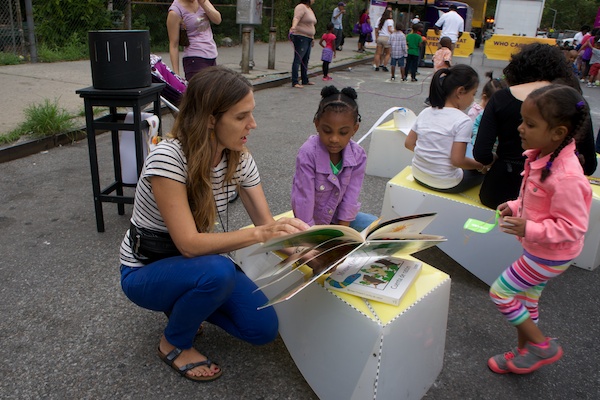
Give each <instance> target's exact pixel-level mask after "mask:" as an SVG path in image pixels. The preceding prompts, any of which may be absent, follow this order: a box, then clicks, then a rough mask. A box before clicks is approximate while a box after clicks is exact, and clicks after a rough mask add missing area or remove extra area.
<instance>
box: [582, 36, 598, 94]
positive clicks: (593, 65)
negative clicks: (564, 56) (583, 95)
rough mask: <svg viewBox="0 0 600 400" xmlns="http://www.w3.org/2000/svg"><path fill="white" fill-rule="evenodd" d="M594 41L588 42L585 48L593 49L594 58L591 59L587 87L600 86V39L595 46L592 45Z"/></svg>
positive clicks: (595, 41)
mask: <svg viewBox="0 0 600 400" xmlns="http://www.w3.org/2000/svg"><path fill="white" fill-rule="evenodd" d="M591 41H592V40H591V39H590V40H588V41H587V42H586V44H585V45H584V46H583V47H586V46H587V47H591V50H592V56H591V58H590V68H589V72H588V76H587V78H588V81H587V87H598V86H600V38H598V37H596V38H595V39H594V44H593V45H592V44H590V42H591Z"/></svg>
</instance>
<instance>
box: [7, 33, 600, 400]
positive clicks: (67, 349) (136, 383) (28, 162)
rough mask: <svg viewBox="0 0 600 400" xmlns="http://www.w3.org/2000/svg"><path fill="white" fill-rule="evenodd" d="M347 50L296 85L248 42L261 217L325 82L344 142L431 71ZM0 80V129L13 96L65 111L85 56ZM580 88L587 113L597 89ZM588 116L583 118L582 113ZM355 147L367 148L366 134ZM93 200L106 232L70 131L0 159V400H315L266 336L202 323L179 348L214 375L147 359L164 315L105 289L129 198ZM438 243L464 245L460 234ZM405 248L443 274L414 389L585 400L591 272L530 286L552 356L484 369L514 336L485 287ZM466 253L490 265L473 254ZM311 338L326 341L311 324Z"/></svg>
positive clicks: (280, 347) (283, 187)
mask: <svg viewBox="0 0 600 400" xmlns="http://www.w3.org/2000/svg"><path fill="white" fill-rule="evenodd" d="M355 46H356V44H355V42H352V41H351V40H350V41H347V42H346V47H345V48H344V50H343V51H342V52H340V53H338V63H337V64H335V63H334V66H336V67H338V68H339V69H338V70H335V71H333V72H332V76H333V78H334V80H333V81H331V82H323V81H321V79H320V77H319V76H316V77H313V78H312V79H313V81H314V82H315V83H316V84H315V85H314V86H310V87H308V86H307V87H305V88H303V89H293V88H291V85H290V84H289V69H290V64H291V49H290V48H288V47H289V45H288V44H287V43H278V44H277V59H278V61H277V69H276V70H275V71H268V70H266V63H267V58H266V54H267V50H266V45H264V44H263V45H258V44H257V45H255V47H254V51H255V53H254V54H255V57H254V60H255V62H256V64H257V66H256V67H255V68H254V70H253V75H252V76H249V77H250V78H251V79H252V80H253V81H254V82H256V83H259V80H261V79H262V80H265V81H271V82H275V81H277V79H279V83H280V86H277V87H272V88H269V89H264V90H258V91H256V93H255V97H256V104H257V107H256V110H255V117H256V120H257V123H258V127H257V129H255V130H254V131H253V132H252V133H251V134H250V136H249V140H248V147H249V149H250V151H251V152H252V153H253V155H254V157H255V159H256V161H257V164H258V167H259V170H260V172H261V177H262V181H263V186H264V188H265V192H266V196H267V199H268V201H269V204H270V206H271V210H272V212H273V214H278V213H282V212H285V211H287V210H289V208H290V199H289V194H290V190H291V177H292V175H293V171H294V160H295V155H296V151H297V149H298V148H299V147H300V145H301V144H302V143H303V142H304V140H305V139H306V137H307V136H308V135H309V134H312V133H314V125H313V124H312V116H313V115H314V112H315V111H316V109H317V106H318V102H319V100H320V96H319V92H320V90H321V88H322V87H323V86H325V84H327V85H329V84H334V85H337V86H338V87H344V86H351V87H354V88H355V89H356V90H357V92H358V103H359V105H360V113H361V115H362V123H361V127H360V129H359V132H358V133H357V136H356V138H357V139H358V138H360V137H362V135H364V133H365V132H366V131H367V130H368V129H369V128H370V127H371V126H372V125H373V124H374V123H375V121H376V120H377V119H378V118H379V116H380V115H381V114H382V113H383V111H385V110H386V109H388V108H389V107H392V106H403V107H407V108H410V109H412V110H413V111H415V112H416V113H418V112H420V111H421V110H422V109H423V108H424V105H423V100H424V99H425V97H426V96H427V91H428V86H429V85H428V83H429V76H430V74H431V72H432V71H431V69H421V74H420V75H419V82H416V83H400V82H398V81H396V82H389V74H388V73H384V72H375V71H373V70H372V69H371V67H370V65H369V62H368V59H365V60H363V61H364V62H363V63H362V64H358V65H354V64H348V63H355V62H357V61H360V60H357V56H358V54H357V53H354V52H352V50H354V48H355ZM219 51H220V56H219V61H220V63H224V64H226V65H230V66H231V67H232V68H234V69H237V70H239V65H238V63H239V60H241V49H240V48H235V47H234V48H220V49H219ZM229 52H231V53H229ZM228 54H230V55H228ZM319 56H320V51H318V50H317V49H316V48H315V51H314V52H313V55H312V57H311V59H312V61H311V63H310V65H311V66H314V69H313V71H314V72H315V73H318V66H319V64H320V61H319V58H320V57H319ZM163 57H164V58H167V59H168V57H165V56H163ZM262 57H264V58H262ZM226 60H227V61H226ZM456 61H458V62H463V63H467V64H471V65H472V66H473V67H474V68H475V69H477V70H478V72H479V73H480V76H481V77H482V79H483V77H484V72H486V71H488V70H493V71H494V72H495V74H494V75H495V76H499V75H500V71H501V69H502V67H503V66H504V64H505V63H503V62H497V61H496V62H492V61H489V60H483V59H482V56H481V51H480V50H478V51H477V52H476V53H475V55H474V56H473V57H472V58H471V59H463V60H460V59H456ZM261 63H262V64H261ZM262 65H264V67H263V66H262ZM348 65H352V66H351V67H350V68H351V69H349V67H348ZM276 78H277V79H276ZM286 79H288V80H287V81H286ZM0 85H1V87H2V88H3V91H2V94H0V98H1V101H2V107H0V115H1V118H0V123H1V124H2V125H1V127H2V128H1V129H0V131H4V130H5V129H7V127H10V126H13V125H11V124H15V123H18V122H19V121H18V120H19V118H17V117H18V114H19V113H20V112H21V110H22V107H23V105H24V104H25V105H26V104H29V103H33V102H37V101H38V100H39V99H43V98H53V97H55V98H57V99H59V102H60V104H61V105H64V107H65V108H67V109H69V110H77V109H81V107H82V104H83V101H82V99H80V98H79V97H78V96H77V95H75V90H77V89H80V88H83V87H86V86H89V85H91V76H90V69H89V63H88V62H84V61H81V62H70V63H57V64H40V65H22V66H9V67H0ZM257 86H258V85H257ZM583 90H584V95H585V97H586V99H587V100H588V101H589V102H590V104H591V106H592V109H593V110H598V109H599V108H598V106H599V105H600V96H599V95H598V90H600V89H588V88H584V89H583ZM593 117H594V122H595V126H596V127H598V118H599V116H598V114H597V112H596V111H594V114H593ZM163 123H164V127H165V129H167V130H168V127H169V126H170V124H171V123H172V119H171V117H170V116H165V117H164V118H163ZM362 144H363V146H364V147H365V148H366V149H368V147H369V140H368V139H367V140H365V141H364V142H363V143H362ZM98 151H99V157H100V171H101V180H102V183H103V186H104V185H105V184H107V183H108V182H109V181H110V176H111V174H112V158H111V145H110V135H106V134H104V135H99V136H98ZM386 182H387V179H385V178H379V177H374V176H366V178H365V182H364V185H363V190H362V195H361V201H362V211H365V212H369V213H373V214H379V213H380V211H381V207H382V201H383V194H384V190H385V184H386ZM103 209H104V220H105V225H106V231H105V232H104V233H98V232H97V231H96V223H95V215H94V208H93V201H92V188H91V181H90V172H89V159H88V149H87V141H85V140H84V141H79V142H75V143H73V144H71V145H67V146H62V147H58V148H54V149H51V150H49V151H45V152H41V153H37V154H34V155H31V156H29V157H25V158H21V159H18V160H14V161H10V162H7V163H2V164H0V337H1V338H2V346H1V347H0V360H1V363H0V376H1V377H2V379H1V380H0V398H3V399H4V398H5V399H40V398H44V399H113V398H123V399H159V398H161V399H164V398H167V399H191V398H213V399H261V400H271V399H273V400H275V399H277V400H279V399H293V400H296V399H298V400H305V399H306V400H308V399H311V400H312V399H316V398H317V396H316V395H315V394H314V392H313V391H312V390H311V388H310V386H309V385H308V384H307V383H306V381H305V380H304V378H303V377H302V375H301V374H300V372H299V371H298V369H297V368H296V367H295V365H294V362H293V360H292V359H291V357H290V355H289V353H288V351H287V349H286V347H285V345H284V343H283V341H282V340H281V339H277V340H276V341H275V342H273V343H271V344H269V345H266V346H261V347H255V346H251V345H248V344H246V343H243V342H241V341H239V340H237V339H234V338H232V337H230V336H229V335H227V334H226V333H224V332H223V331H222V330H220V329H219V328H217V327H214V326H212V325H210V324H206V327H205V333H204V335H203V336H201V337H200V338H198V339H197V340H196V343H195V345H196V347H197V348H198V349H199V350H200V351H201V352H203V353H204V354H207V355H208V356H209V357H210V358H211V359H213V360H214V361H216V362H218V363H219V364H220V365H221V367H222V368H223V370H224V374H223V376H222V377H221V378H220V379H219V380H217V381H215V382H212V383H209V384H198V383H194V382H190V381H188V380H185V379H182V378H181V377H179V376H178V375H177V374H175V373H174V372H173V371H171V370H170V369H169V368H168V367H167V366H166V365H165V364H164V363H163V362H161V361H160V360H159V359H158V357H157V356H156V346H157V344H158V339H159V337H160V335H161V332H162V330H163V328H164V326H165V322H166V319H165V317H164V315H162V314H160V313H156V312H151V311H147V310H144V309H141V308H139V307H137V306H135V305H134V304H132V303H131V302H130V301H129V300H127V298H126V297H125V296H124V295H123V293H122V291H121V289H120V286H119V265H118V264H119V263H118V248H119V244H120V242H121V239H122V237H123V234H124V233H125V231H126V229H127V227H128V224H129V217H130V216H131V206H126V207H125V215H123V216H120V215H118V213H117V207H116V205H114V204H110V203H105V204H104V206H103ZM433 211H435V210H433ZM249 223H250V221H249V219H248V217H247V216H246V214H245V212H244V210H243V207H242V205H241V203H240V202H236V203H233V204H232V205H231V209H230V212H229V222H228V224H229V226H230V229H235V228H240V227H242V226H245V225H247V224H249ZM430 233H432V234H435V232H430ZM449 239H450V240H464V236H463V232H462V231H457V232H456V236H455V237H451V238H449ZM517 256H518V254H515V258H516V257H517ZM417 257H419V258H421V259H423V260H424V261H425V262H428V263H429V264H431V265H433V266H435V267H437V268H439V269H440V270H442V271H444V272H446V273H448V274H449V275H450V276H451V278H452V288H451V298H450V311H449V318H448V329H447V337H446V347H445V358H444V367H443V370H442V372H441V374H440V375H439V377H438V379H437V380H436V381H435V383H434V384H433V386H432V387H431V388H430V389H429V391H428V392H427V394H426V396H425V398H426V399H436V400H437V399H473V400H479V399H505V398H511V399H527V400H535V399H557V400H558V399H561V400H563V399H590V400H592V399H598V398H600V375H599V373H598V371H600V358H599V357H598V354H600V344H599V342H598V339H597V334H598V332H600V312H599V311H598V310H600V299H599V296H598V295H597V293H598V289H597V287H598V273H599V272H598V270H595V271H587V270H583V269H580V268H576V267H573V268H571V269H570V270H568V271H567V272H566V273H565V274H563V275H562V276H561V277H559V278H557V279H555V280H553V281H551V282H550V284H549V285H548V287H547V289H546V290H545V291H544V295H543V297H542V301H541V319H540V326H541V328H542V329H543V331H544V332H546V334H548V335H550V336H553V337H558V338H559V340H560V341H561V343H562V345H563V348H564V350H565V355H564V357H563V359H562V360H560V361H559V362H558V363H556V364H554V365H552V366H548V367H545V368H542V369H541V370H539V371H537V372H535V373H533V374H530V375H526V376H517V375H512V374H508V375H502V376H499V375H496V374H494V373H492V372H491V371H489V370H488V368H487V366H486V361H487V358H488V357H490V356H491V355H494V354H497V353H500V352H502V351H507V350H509V349H510V348H512V347H513V346H514V343H515V340H516V334H515V331H514V328H511V327H510V326H509V325H508V324H507V323H506V322H505V321H504V319H503V318H502V317H501V315H500V314H499V313H498V312H497V311H496V309H495V307H494V306H493V304H492V303H491V301H490V300H489V298H488V294H487V286H486V285H485V284H484V283H482V282H481V281H479V280H478V279H477V278H476V277H474V276H473V275H471V274H470V273H469V272H467V271H466V270H464V269H463V268H462V267H461V266H460V265H459V264H457V263H456V262H454V261H453V260H452V259H450V258H449V257H448V256H446V255H445V254H444V253H443V252H442V251H440V250H439V249H437V248H433V249H429V250H426V251H424V252H421V253H418V254H417ZM481 262H482V263H487V264H492V263H494V260H493V259H489V257H487V256H486V254H481ZM292 301H293V299H292ZM331 317H332V318H334V317H335V316H331ZM323 340H340V338H331V337H328V336H327V335H325V334H324V337H323ZM331 357H335V354H331ZM406 362H407V363H410V362H412V360H406ZM398 398H401V396H400V394H399V396H398ZM335 400H337V399H335ZM339 400H346V399H339ZM365 400H367V399H365ZM383 400H395V399H383Z"/></svg>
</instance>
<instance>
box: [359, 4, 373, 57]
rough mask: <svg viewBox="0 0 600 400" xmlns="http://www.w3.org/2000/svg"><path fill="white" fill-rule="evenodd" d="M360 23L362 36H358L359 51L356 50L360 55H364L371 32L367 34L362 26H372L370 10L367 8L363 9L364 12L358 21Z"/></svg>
mask: <svg viewBox="0 0 600 400" xmlns="http://www.w3.org/2000/svg"><path fill="white" fill-rule="evenodd" d="M358 23H359V24H360V27H361V30H360V34H359V36H358V50H356V51H357V52H359V53H364V52H365V42H366V41H367V35H370V34H371V32H369V33H366V32H365V31H364V30H363V29H362V26H363V24H367V25H369V26H370V25H371V18H370V17H369V10H368V9H366V8H363V10H362V11H361V12H360V18H359V20H358Z"/></svg>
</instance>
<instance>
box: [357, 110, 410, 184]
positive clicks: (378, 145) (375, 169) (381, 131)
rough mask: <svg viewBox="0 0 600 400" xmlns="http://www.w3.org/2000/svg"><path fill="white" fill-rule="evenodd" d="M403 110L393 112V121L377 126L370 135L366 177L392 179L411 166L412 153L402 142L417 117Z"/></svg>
mask: <svg viewBox="0 0 600 400" xmlns="http://www.w3.org/2000/svg"><path fill="white" fill-rule="evenodd" d="M403 110H404V111H396V112H394V119H392V120H389V121H387V122H384V123H382V124H381V125H379V126H377V127H376V128H375V129H374V130H373V132H372V133H371V135H370V136H371V142H370V143H369V151H368V152H367V168H366V173H367V174H368V175H374V176H380V177H383V178H392V177H394V176H395V175H396V174H397V173H398V172H400V171H402V170H403V169H404V167H406V166H407V165H410V164H411V162H412V158H413V152H412V151H410V150H408V149H407V148H406V147H404V141H405V140H406V136H407V135H408V133H409V132H410V130H411V128H412V126H413V125H414V122H415V121H416V119H417V117H416V115H415V113H414V112H412V111H411V110H408V109H403Z"/></svg>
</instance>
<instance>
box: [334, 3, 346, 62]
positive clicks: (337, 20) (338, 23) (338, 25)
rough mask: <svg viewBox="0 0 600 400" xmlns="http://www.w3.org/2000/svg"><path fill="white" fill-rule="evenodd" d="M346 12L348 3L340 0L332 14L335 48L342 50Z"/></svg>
mask: <svg viewBox="0 0 600 400" xmlns="http://www.w3.org/2000/svg"><path fill="white" fill-rule="evenodd" d="M345 13H346V3H344V2H342V1H340V2H339V3H338V5H337V7H336V8H334V9H333V13H332V14H331V23H332V24H333V33H334V34H335V47H334V48H335V50H337V51H341V50H342V41H343V40H344V26H343V21H342V18H343V17H344V14H345Z"/></svg>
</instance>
